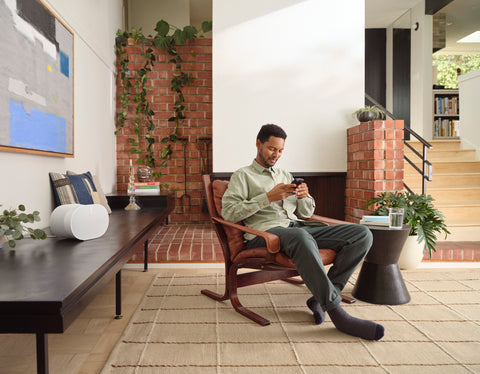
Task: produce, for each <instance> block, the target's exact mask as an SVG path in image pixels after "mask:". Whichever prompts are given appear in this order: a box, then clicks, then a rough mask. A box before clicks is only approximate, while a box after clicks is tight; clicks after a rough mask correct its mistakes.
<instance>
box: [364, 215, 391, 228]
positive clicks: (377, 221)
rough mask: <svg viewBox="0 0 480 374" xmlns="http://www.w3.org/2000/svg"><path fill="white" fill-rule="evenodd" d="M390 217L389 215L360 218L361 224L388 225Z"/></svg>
mask: <svg viewBox="0 0 480 374" xmlns="http://www.w3.org/2000/svg"><path fill="white" fill-rule="evenodd" d="M389 219H390V218H389V217H388V216H363V217H362V219H361V220H360V224H362V225H370V226H388V225H389Z"/></svg>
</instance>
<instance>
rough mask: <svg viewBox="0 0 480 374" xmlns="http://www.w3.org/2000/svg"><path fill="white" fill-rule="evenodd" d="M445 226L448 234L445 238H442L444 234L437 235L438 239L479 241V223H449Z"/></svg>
mask: <svg viewBox="0 0 480 374" xmlns="http://www.w3.org/2000/svg"><path fill="white" fill-rule="evenodd" d="M447 228H448V231H450V235H448V236H447V239H444V238H445V237H444V236H441V235H438V236H437V239H438V240H445V241H449V242H454V241H459V242H461V241H480V225H472V224H470V225H461V224H450V225H448V226H447Z"/></svg>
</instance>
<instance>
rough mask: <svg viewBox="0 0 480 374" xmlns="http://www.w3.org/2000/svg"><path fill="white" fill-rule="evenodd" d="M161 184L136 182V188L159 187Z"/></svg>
mask: <svg viewBox="0 0 480 374" xmlns="http://www.w3.org/2000/svg"><path fill="white" fill-rule="evenodd" d="M159 186H160V182H135V187H159Z"/></svg>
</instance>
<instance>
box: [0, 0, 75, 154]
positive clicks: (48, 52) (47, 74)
mask: <svg viewBox="0 0 480 374" xmlns="http://www.w3.org/2000/svg"><path fill="white" fill-rule="evenodd" d="M0 50H1V51H2V58H1V59H0V150H4V151H14V152H28V153H40V154H48V155H54V156H61V157H73V154H74V152H73V134H74V131H73V130H74V128H73V87H74V85H73V33H72V31H71V30H70V29H69V28H68V27H66V26H65V25H64V24H63V23H62V22H61V21H60V20H59V19H58V18H56V16H55V15H54V14H52V12H51V11H50V9H49V8H47V7H46V6H45V5H44V4H43V3H42V2H41V1H39V0H0Z"/></svg>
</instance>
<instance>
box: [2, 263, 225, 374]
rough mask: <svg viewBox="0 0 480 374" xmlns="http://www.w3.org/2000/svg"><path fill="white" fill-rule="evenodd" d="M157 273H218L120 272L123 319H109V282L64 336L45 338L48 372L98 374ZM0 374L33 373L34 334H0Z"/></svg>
mask: <svg viewBox="0 0 480 374" xmlns="http://www.w3.org/2000/svg"><path fill="white" fill-rule="evenodd" d="M159 271H163V272H175V273H181V272H189V273H192V272H206V271H208V272H210V273H213V272H215V271H220V270H215V269H208V270H204V269H198V270H191V269H190V270H184V269H183V270H182V269H175V270H168V271H167V270H164V269H163V270H162V269H150V270H149V271H148V272H143V271H142V270H140V269H138V270H137V269H128V270H122V287H123V290H122V298H123V303H122V312H123V318H122V319H119V320H117V319H114V318H113V317H114V314H115V282H114V280H112V281H111V282H110V283H109V284H108V285H107V286H105V288H104V289H103V290H102V292H101V293H100V294H99V295H98V296H97V297H96V298H95V299H94V300H93V301H92V302H91V303H90V304H89V305H88V306H87V308H86V309H85V310H84V311H83V313H82V314H81V315H80V316H79V317H78V318H77V319H76V320H75V322H74V323H73V324H72V325H71V326H70V327H69V328H68V329H67V330H66V331H65V333H63V334H50V335H49V337H48V343H49V365H50V373H51V374H66V373H68V374H95V373H100V371H101V370H102V368H103V366H104V364H105V362H106V361H107V359H108V357H109V355H110V352H111V351H112V349H113V347H114V346H115V344H116V342H117V341H118V339H119V338H120V336H121V335H122V333H123V330H124V329H125V327H126V326H127V324H128V321H129V320H130V318H131V316H132V314H133V312H134V311H135V309H136V308H137V306H138V304H139V302H140V300H141V299H142V297H143V295H144V293H145V292H146V290H147V288H148V287H149V285H150V283H151V282H152V280H153V277H154V276H155V274H156V273H157V272H159ZM0 373H2V374H31V373H36V355H35V335H33V334H0Z"/></svg>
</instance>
